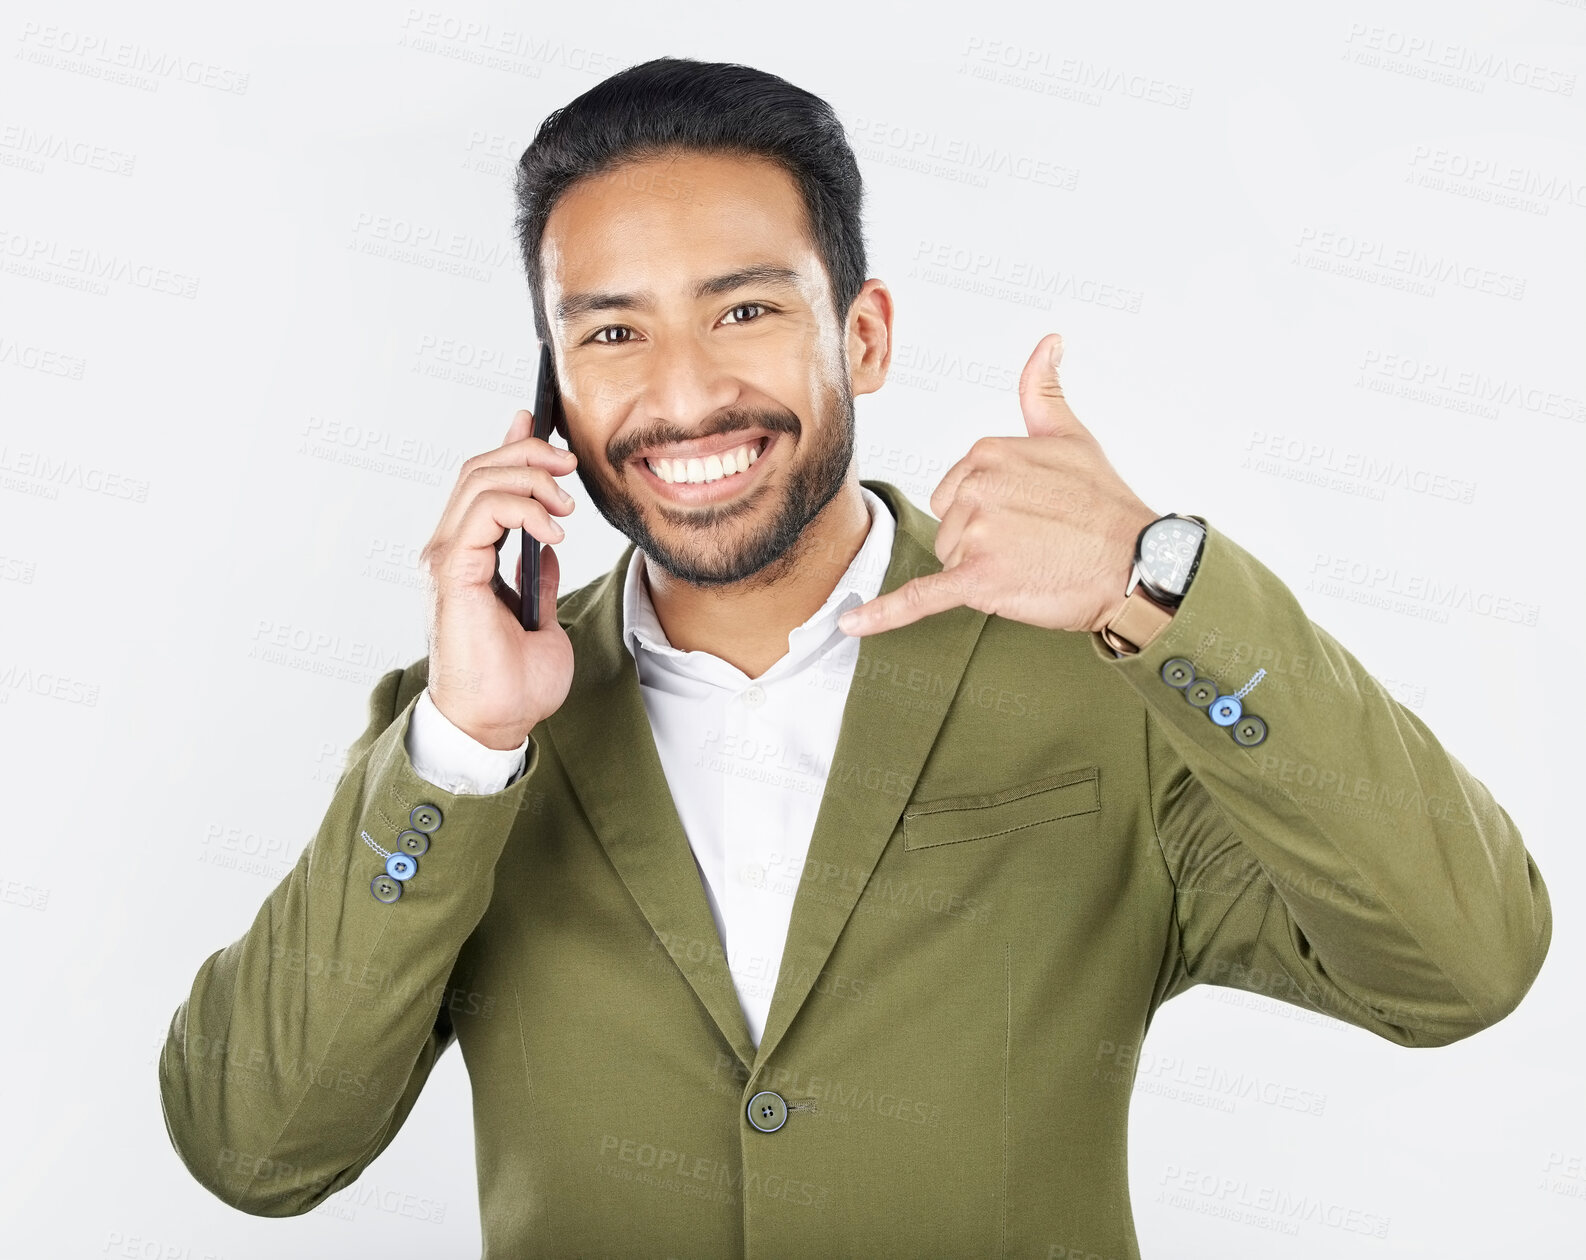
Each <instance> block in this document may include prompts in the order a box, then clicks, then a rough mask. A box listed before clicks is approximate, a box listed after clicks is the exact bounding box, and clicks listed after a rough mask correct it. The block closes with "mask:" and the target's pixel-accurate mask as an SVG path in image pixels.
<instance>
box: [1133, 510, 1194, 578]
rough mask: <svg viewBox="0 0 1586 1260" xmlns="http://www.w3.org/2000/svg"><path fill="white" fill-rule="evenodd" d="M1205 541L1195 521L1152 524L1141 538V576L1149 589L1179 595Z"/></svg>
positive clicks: (1166, 520)
mask: <svg viewBox="0 0 1586 1260" xmlns="http://www.w3.org/2000/svg"><path fill="white" fill-rule="evenodd" d="M1205 537H1206V531H1205V530H1204V529H1202V528H1201V526H1200V525H1199V523H1198V522H1196V521H1191V520H1185V519H1184V518H1183V517H1178V516H1170V517H1166V518H1164V519H1163V520H1160V521H1153V522H1152V523H1151V524H1150V525H1148V526H1147V527H1146V531H1145V533H1144V534H1143V535H1142V536H1141V538H1140V572H1141V573H1142V574H1143V575H1144V577H1145V579H1146V581H1148V582H1150V583H1151V585H1153V586H1156V587H1160V588H1161V589H1162V590H1164V591H1167V592H1169V593H1170V594H1173V595H1182V594H1183V593H1184V590H1185V588H1186V587H1187V586H1188V585H1189V576H1190V569H1191V567H1192V566H1193V565H1194V563H1195V557H1196V555H1197V554H1199V552H1200V545H1201V540H1202V539H1203V538H1205Z"/></svg>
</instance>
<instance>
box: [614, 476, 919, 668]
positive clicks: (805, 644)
mask: <svg viewBox="0 0 1586 1260" xmlns="http://www.w3.org/2000/svg"><path fill="white" fill-rule="evenodd" d="M859 491H860V493H861V494H862V495H863V496H864V500H865V507H866V508H868V509H869V512H870V530H869V532H868V533H867V534H866V535H865V541H864V542H863V543H862V544H861V545H860V548H859V550H858V552H857V553H856V554H855V555H854V558H853V560H852V562H850V564H849V565H848V568H847V569H846V570H844V572H843V575H842V577H840V578H838V580H837V585H836V586H835V587H833V588H832V593H831V594H830V595H828V596H827V597H826V602H825V603H823V604H822V605H821V606H820V608H819V609H817V610H816V611H815V613H814V614H812V615H811V616H810V618H809V620H808V621H806V622H805V623H804V624H803V625H801V626H799V627H797V628H796V629H794V630H792V631H791V632H790V633H789V634H788V654H789V656H802V655H804V654H806V653H807V652H808V651H810V650H813V649H814V648H816V647H818V646H819V645H820V644H823V643H825V642H826V640H827V639H828V638H830V637H831V634H832V632H833V631H834V630H837V618H838V617H840V616H842V614H843V613H845V612H847V611H848V610H849V609H850V608H856V607H858V606H859V605H860V604H863V603H865V602H866V601H868V600H872V599H874V598H875V597H876V596H877V595H879V594H880V593H881V584H882V582H883V581H884V580H885V579H886V575H887V566H888V565H889V564H890V563H891V560H892V545H893V541H894V539H895V537H896V534H897V521H895V520H894V519H893V516H892V512H891V510H890V509H889V508H888V507H887V505H886V503H885V502H884V501H883V500H882V498H881V496H880V495H878V494H876V492H875V491H874V490H871V489H870V487H868V486H866V485H863V484H861V485H860V487H859ZM643 579H644V554H643V553H642V552H641V551H640V550H639V549H638V548H637V547H635V548H634V549H633V555H632V556H631V557H630V558H629V560H628V571H627V576H626V578H625V579H624V582H623V588H622V641H623V644H624V645H625V646H626V647H627V649H628V652H629V653H630V654H631V655H632V656H633V658H634V660H635V661H637V660H638V659H639V653H638V649H640V648H643V649H644V650H645V651H646V652H647V653H649V654H650V655H651V656H652V657H653V658H658V659H669V660H671V661H673V662H674V663H675V664H677V665H679V666H681V665H683V664H684V663H686V662H688V661H689V658H691V657H692V658H696V659H697V658H700V657H709V656H710V654H709V653H707V652H698V651H688V652H685V651H682V650H680V649H678V648H675V647H673V646H672V645H671V643H670V642H668V640H667V637H666V631H664V630H663V629H662V628H661V622H660V619H659V618H657V617H656V615H655V605H654V604H653V603H652V602H651V600H650V592H649V589H648V588H647V587H646V585H645V583H644V580H643ZM839 633H840V632H839ZM845 637H846V636H845ZM711 659H712V660H714V659H715V658H714V657H711ZM783 659H784V660H786V659H787V658H783ZM781 664H782V662H780V661H779V662H778V666H780V665H781ZM772 668H773V669H776V668H777V666H773V667H772ZM779 672H780V671H779Z"/></svg>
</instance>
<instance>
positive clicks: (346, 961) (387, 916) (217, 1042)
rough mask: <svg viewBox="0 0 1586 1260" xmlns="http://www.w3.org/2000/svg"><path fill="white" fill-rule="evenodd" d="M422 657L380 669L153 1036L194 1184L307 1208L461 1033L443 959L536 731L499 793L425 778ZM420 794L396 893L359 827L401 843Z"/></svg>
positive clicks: (338, 1179)
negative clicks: (292, 839) (336, 753)
mask: <svg viewBox="0 0 1586 1260" xmlns="http://www.w3.org/2000/svg"><path fill="white" fill-rule="evenodd" d="M427 665H428V661H427V660H425V661H422V662H419V663H418V664H417V665H414V666H409V667H408V668H407V669H405V670H404V669H394V670H392V671H390V672H388V673H386V674H385V675H384V676H383V677H381V678H380V680H379V681H378V682H377V683H376V684H375V687H374V690H373V692H372V694H371V695H370V699H369V723H368V727H367V729H365V731H364V732H363V734H361V735H360V736H359V737H358V738H357V739H356V740H355V741H354V743H353V745H352V748H351V749H350V751H349V753H348V759H347V768H346V769H345V770H344V771H343V772H342V775H341V777H340V779H339V781H338V782H337V784H336V787H335V790H334V793H333V795H332V797H331V801H330V806H329V808H328V810H327V811H326V814H325V817H324V820H323V822H322V823H321V824H320V827H319V830H318V832H317V833H316V834H315V836H314V837H313V839H312V840H311V841H310V842H309V844H308V845H307V846H306V847H305V848H304V850H303V852H302V854H301V855H300V856H299V858H298V860H297V862H296V864H295V865H294V867H293V869H292V870H291V871H290V872H289V873H288V874H287V875H286V876H285V877H284V878H283V879H282V881H281V882H280V884H278V885H277V886H276V888H275V889H274V891H273V892H271V893H270V895H269V897H268V898H267V899H266V900H265V902H264V905H263V906H262V907H261V908H260V910H259V912H258V915H257V916H256V917H255V918H254V920H253V924H252V926H251V927H249V929H248V930H247V932H246V933H245V934H244V935H243V936H242V937H241V938H240V939H238V940H236V941H234V942H233V943H232V944H230V945H228V946H226V947H225V948H224V949H222V950H219V951H218V952H216V953H214V954H211V955H210V956H209V957H208V958H207V959H205V960H204V962H203V964H202V965H201V966H200V967H199V968H198V974H197V976H196V977H195V979H194V981H193V984H192V988H191V991H190V993H189V994H188V996H187V998H186V999H185V1000H184V1001H183V1002H182V1004H181V1005H180V1007H178V1009H177V1011H176V1014H175V1016H174V1017H173V1019H172V1021H171V1025H170V1030H169V1032H168V1033H167V1036H166V1041H165V1045H164V1047H163V1049H162V1050H161V1053H160V1060H159V1077H160V1100H161V1106H162V1109H163V1111H164V1115H165V1124H166V1129H167V1132H168V1133H169V1136H170V1140H171V1144H172V1145H173V1146H174V1147H175V1149H176V1151H177V1153H178V1154H179V1155H180V1156H181V1158H182V1161H183V1162H184V1163H185V1164H186V1166H187V1168H188V1171H189V1172H191V1173H192V1175H193V1177H194V1178H196V1179H197V1180H198V1182H199V1183H200V1184H201V1185H203V1186H204V1187H205V1188H206V1189H208V1190H209V1191H211V1192H212V1193H213V1194H215V1195H216V1196H217V1197H218V1198H220V1199H221V1200H222V1201H224V1202H226V1203H228V1204H230V1205H231V1206H233V1207H236V1208H239V1209H241V1210H242V1211H244V1212H249V1213H252V1214H254V1215H256V1216H295V1215H299V1214H301V1213H303V1212H307V1211H308V1210H309V1209H311V1208H313V1207H314V1206H316V1205H317V1204H318V1203H320V1202H321V1201H323V1200H324V1199H325V1198H327V1197H328V1196H330V1195H332V1194H334V1193H335V1192H336V1191H338V1190H340V1189H342V1188H343V1187H344V1186H347V1185H349V1184H350V1183H351V1182H353V1181H355V1180H356V1179H357V1178H358V1176H359V1174H360V1173H362V1172H363V1170H364V1168H365V1167H366V1166H367V1165H368V1164H369V1163H370V1162H371V1161H372V1160H373V1159H374V1158H375V1157H376V1156H377V1155H379V1154H380V1152H381V1151H382V1150H384V1149H385V1147H386V1146H387V1145H388V1144H389V1143H390V1142H391V1140H392V1139H393V1138H394V1137H395V1136H396V1134H397V1131H398V1130H399V1129H400V1128H401V1126H402V1123H403V1121H404V1120H405V1119H406V1118H407V1116H408V1113H409V1112H410V1111H411V1110H412V1108H413V1105H414V1103H415V1102H416V1101H417V1099H418V1094H419V1091H420V1090H421V1089H422V1088H423V1085H424V1082H425V1080H426V1079H427V1078H428V1076H429V1073H430V1069H431V1068H432V1067H433V1066H434V1064H435V1061H436V1060H437V1059H438V1058H439V1057H440V1055H441V1054H442V1053H443V1052H444V1051H445V1050H446V1048H447V1047H448V1045H449V1044H450V1043H451V1041H452V1039H453V1035H454V1033H453V1028H452V1024H451V1019H450V1016H449V1014H448V1005H449V1001H448V999H449V994H448V989H449V983H450V978H451V973H452V968H453V965H454V963H455V962H456V959H457V956H458V954H459V953H460V951H461V949H462V946H463V944H464V942H465V941H466V940H467V938H468V936H469V934H470V933H472V931H473V930H474V928H475V927H476V926H477V925H478V923H479V921H480V919H481V918H482V917H483V916H484V912H485V909H486V907H487V906H488V905H489V903H490V896H491V891H492V888H493V886H494V880H495V865H496V860H497V858H498V857H499V856H500V854H501V851H502V849H503V848H504V846H505V844H506V838H507V834H508V832H509V831H510V829H511V827H512V823H513V821H514V818H515V817H516V815H517V812H518V810H519V808H520V806H521V804H522V802H523V800H524V792H525V786H526V784H527V783H528V781H529V779H530V777H531V776H532V774H533V771H534V768H535V765H536V764H537V761H538V748H537V746H536V745H535V744H534V742H533V740H532V739H531V741H530V743H529V746H528V750H527V756H528V764H527V767H526V769H525V772H524V773H523V774H522V775H521V776H520V777H519V778H518V779H517V780H516V782H514V783H513V784H512V785H510V786H508V787H507V788H505V789H503V790H502V791H499V792H496V793H492V794H488V795H454V794H452V793H450V792H448V791H446V790H444V789H443V788H440V787H437V786H435V785H434V784H432V783H429V782H427V781H425V780H424V779H423V778H421V777H420V776H419V774H418V773H417V772H416V771H415V770H414V768H413V764H412V762H411V761H410V760H409V758H408V754H407V750H406V735H407V728H408V724H409V720H410V718H411V716H412V713H413V708H414V705H415V703H416V701H417V697H418V694H421V693H422V691H423V686H424V682H425V678H426V674H427ZM410 692H411V693H413V694H412V695H411V697H410V698H409V699H408V700H407V701H406V704H405V705H403V704H401V703H400V702H399V697H401V696H402V695H404V694H407V693H410ZM419 805H430V806H434V807H435V809H437V810H438V811H439V812H440V815H441V818H440V824H439V826H437V827H436V828H435V829H434V830H433V832H430V833H429V837H430V845H429V848H428V850H427V851H426V852H424V853H423V854H422V855H421V856H420V857H419V858H418V867H419V869H418V871H417V873H415V874H414V875H413V876H412V877H411V878H409V879H408V880H407V881H406V882H405V884H404V885H403V891H402V895H401V896H400V898H398V899H397V900H396V901H394V902H389V903H387V902H382V901H380V900H377V899H376V898H375V896H374V894H373V892H372V891H371V887H370V882H371V880H373V879H374V878H375V876H377V875H379V874H380V873H381V872H382V871H383V870H384V867H385V862H384V859H382V858H381V857H380V856H379V855H378V854H376V853H375V852H374V850H373V849H371V848H370V847H369V846H368V845H367V844H366V843H365V842H364V841H363V840H362V839H361V838H360V834H359V833H360V832H362V831H367V832H368V833H369V834H370V835H371V836H372V837H374V839H375V840H376V841H377V842H378V843H379V844H380V845H381V847H382V848H385V849H386V850H388V851H393V852H394V851H395V850H396V847H397V846H396V836H397V835H398V833H399V832H401V831H403V830H405V829H408V828H409V827H410V826H411V821H410V813H411V811H412V810H413V809H414V808H415V807H417V806H419ZM421 821H428V819H426V818H425V817H424V816H422V815H421Z"/></svg>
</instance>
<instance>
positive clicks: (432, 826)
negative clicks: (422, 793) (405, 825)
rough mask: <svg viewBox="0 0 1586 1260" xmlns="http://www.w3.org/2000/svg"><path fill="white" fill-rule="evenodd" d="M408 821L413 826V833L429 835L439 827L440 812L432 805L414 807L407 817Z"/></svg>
mask: <svg viewBox="0 0 1586 1260" xmlns="http://www.w3.org/2000/svg"><path fill="white" fill-rule="evenodd" d="M408 821H409V822H411V823H412V824H413V830H414V831H422V832H423V833H424V834H425V835H429V834H430V833H431V832H433V831H435V830H436V829H438V828H439V827H440V825H441V811H440V810H438V809H436V808H435V806H433V805H415V806H414V807H413V812H412V813H411V814H409V815H408Z"/></svg>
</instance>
